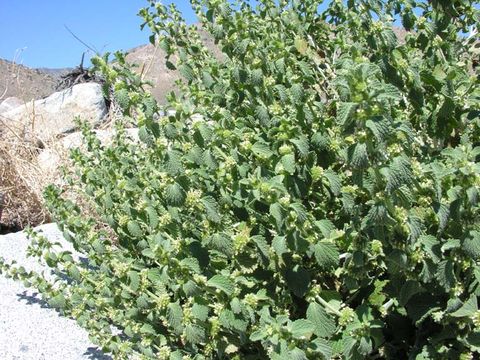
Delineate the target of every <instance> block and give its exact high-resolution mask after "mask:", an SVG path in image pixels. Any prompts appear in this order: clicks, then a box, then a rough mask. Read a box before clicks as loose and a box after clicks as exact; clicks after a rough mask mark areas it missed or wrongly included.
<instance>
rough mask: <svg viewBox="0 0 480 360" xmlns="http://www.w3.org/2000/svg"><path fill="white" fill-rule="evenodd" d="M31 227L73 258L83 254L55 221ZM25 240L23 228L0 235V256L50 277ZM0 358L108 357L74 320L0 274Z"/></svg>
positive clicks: (100, 359) (75, 359) (104, 359)
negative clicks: (30, 251) (69, 240)
mask: <svg viewBox="0 0 480 360" xmlns="http://www.w3.org/2000/svg"><path fill="white" fill-rule="evenodd" d="M35 230H37V231H39V230H40V231H42V233H43V236H45V237H46V238H47V239H49V240H50V241H52V242H57V241H58V242H59V243H60V244H61V246H62V247H63V248H64V249H65V250H69V251H72V254H73V255H72V256H73V257H74V258H75V259H79V258H82V257H83V256H82V255H81V254H79V253H77V252H76V251H75V250H74V249H73V246H72V244H70V243H69V242H67V241H66V240H65V239H64V238H63V236H62V232H61V231H60V230H59V229H58V228H57V226H56V225H55V224H46V225H42V226H40V227H38V228H35ZM29 244H30V240H29V239H28V238H27V236H26V234H25V233H24V232H18V233H12V234H8V235H3V236H0V257H2V258H4V259H5V261H7V262H11V261H16V262H17V265H18V266H24V267H25V269H27V271H29V270H33V271H37V272H41V271H45V276H46V278H48V279H51V275H50V271H51V270H50V269H49V268H48V267H47V266H46V265H45V266H42V265H40V264H39V263H38V262H37V260H36V258H33V257H27V247H28V245H29ZM0 359H12V360H13V359H22V360H37V359H49V360H63V359H72V360H83V359H85V360H86V359H96V360H107V359H111V357H110V356H108V355H106V354H104V353H102V352H101V351H100V349H98V348H97V347H96V346H95V345H93V344H92V343H91V342H90V340H89V338H88V333H87V332H86V331H85V330H84V329H82V328H81V327H80V326H79V325H78V324H77V323H76V321H75V320H73V319H70V318H67V317H62V316H60V315H59V313H58V312H57V311H56V310H54V309H53V308H51V307H50V306H49V305H48V304H47V302H45V301H44V300H43V299H42V298H41V297H40V296H39V295H38V294H37V292H35V291H34V290H32V289H28V288H26V287H24V285H23V284H22V283H21V282H19V281H14V280H12V279H7V278H5V277H4V276H3V275H0Z"/></svg>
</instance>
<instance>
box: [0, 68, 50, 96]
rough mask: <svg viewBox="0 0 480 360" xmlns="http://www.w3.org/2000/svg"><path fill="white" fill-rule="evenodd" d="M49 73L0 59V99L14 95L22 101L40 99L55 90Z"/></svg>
mask: <svg viewBox="0 0 480 360" xmlns="http://www.w3.org/2000/svg"><path fill="white" fill-rule="evenodd" d="M55 85H56V80H55V77H54V76H52V75H51V74H49V73H47V72H45V71H42V70H39V69H31V68H29V67H26V66H24V65H20V64H16V63H13V62H11V61H8V60H4V59H0V101H1V100H3V99H5V98H7V97H10V96H15V97H18V98H19V99H21V100H24V101H30V100H34V99H42V98H44V97H46V96H48V95H50V94H51V93H53V92H54V91H55Z"/></svg>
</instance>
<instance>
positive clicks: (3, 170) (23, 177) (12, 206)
mask: <svg viewBox="0 0 480 360" xmlns="http://www.w3.org/2000/svg"><path fill="white" fill-rule="evenodd" d="M37 153H38V149H36V148H35V147H34V146H32V145H31V144H27V143H22V142H21V141H19V140H18V139H16V138H10V139H8V136H6V137H3V138H0V193H2V194H3V195H4V203H3V212H2V218H1V223H0V224H1V228H2V230H5V228H6V230H18V229H23V228H24V227H25V226H27V225H31V226H36V225H39V224H42V223H44V222H45V221H48V219H49V216H48V213H47V211H46V210H45V208H44V206H43V205H42V197H41V192H42V190H41V189H43V185H44V180H45V178H44V177H43V176H42V175H43V174H41V170H40V169H39V167H38V166H37V165H36V164H35V159H36V155H37Z"/></svg>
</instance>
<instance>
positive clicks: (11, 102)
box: [0, 96, 24, 114]
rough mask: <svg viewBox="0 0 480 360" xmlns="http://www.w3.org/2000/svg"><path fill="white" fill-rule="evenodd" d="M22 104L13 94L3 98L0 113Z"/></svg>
mask: <svg viewBox="0 0 480 360" xmlns="http://www.w3.org/2000/svg"><path fill="white" fill-rule="evenodd" d="M23 104H24V102H23V100H20V99H19V98H17V97H15V96H11V97H8V98H6V99H5V100H3V101H2V102H1V104H0V114H3V113H5V112H7V111H10V110H12V109H15V108H17V107H19V106H22V105H23Z"/></svg>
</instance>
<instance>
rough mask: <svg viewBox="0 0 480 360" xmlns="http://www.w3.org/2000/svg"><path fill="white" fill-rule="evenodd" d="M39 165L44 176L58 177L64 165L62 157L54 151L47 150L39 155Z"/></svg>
mask: <svg viewBox="0 0 480 360" xmlns="http://www.w3.org/2000/svg"><path fill="white" fill-rule="evenodd" d="M37 163H38V166H39V167H40V169H41V172H42V173H43V174H49V175H52V174H55V175H56V172H57V170H58V168H59V167H60V165H61V163H62V157H61V156H60V154H59V153H58V152H57V151H55V150H53V149H45V150H43V151H42V152H41V153H40V154H39V155H38V157H37Z"/></svg>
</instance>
